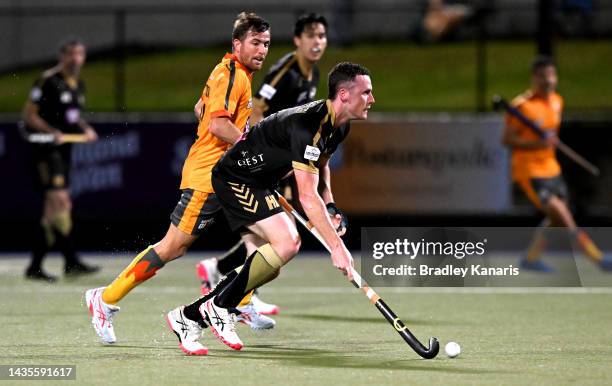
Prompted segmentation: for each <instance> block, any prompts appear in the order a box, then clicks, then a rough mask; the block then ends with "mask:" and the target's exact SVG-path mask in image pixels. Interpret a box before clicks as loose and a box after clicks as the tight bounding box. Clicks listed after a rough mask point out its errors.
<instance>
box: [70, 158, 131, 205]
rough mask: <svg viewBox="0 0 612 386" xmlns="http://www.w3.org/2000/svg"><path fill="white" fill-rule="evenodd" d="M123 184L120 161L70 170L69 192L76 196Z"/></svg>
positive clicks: (119, 186)
mask: <svg viewBox="0 0 612 386" xmlns="http://www.w3.org/2000/svg"><path fill="white" fill-rule="evenodd" d="M122 186H123V168H122V166H121V164H120V163H118V162H117V163H112V164H109V165H104V166H88V167H86V168H83V169H78V170H72V171H71V172H70V194H71V195H72V196H73V197H77V196H78V195H80V194H82V193H89V192H98V191H101V190H109V189H118V188H121V187H122Z"/></svg>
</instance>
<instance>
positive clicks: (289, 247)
mask: <svg viewBox="0 0 612 386" xmlns="http://www.w3.org/2000/svg"><path fill="white" fill-rule="evenodd" d="M300 246H301V240H300V238H299V236H298V237H287V238H286V239H284V240H283V241H282V242H279V243H273V244H272V248H274V250H275V251H276V253H277V254H278V256H279V257H280V258H281V259H283V261H284V262H285V263H286V262H288V261H289V260H291V259H292V258H293V256H295V255H297V253H298V252H299V250H300Z"/></svg>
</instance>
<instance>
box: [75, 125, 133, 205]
mask: <svg viewBox="0 0 612 386" xmlns="http://www.w3.org/2000/svg"><path fill="white" fill-rule="evenodd" d="M139 155H140V135H139V133H138V132H136V131H129V132H127V133H125V134H122V135H113V136H110V137H108V138H102V139H100V140H98V141H96V142H93V143H90V144H89V143H88V144H75V145H74V146H73V147H72V171H71V172H70V193H71V195H72V196H73V197H77V196H78V195H80V194H83V193H90V192H99V191H104V190H111V189H121V188H122V187H123V163H122V162H120V161H121V160H124V159H128V158H135V157H138V156H139Z"/></svg>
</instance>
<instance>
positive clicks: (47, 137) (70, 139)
mask: <svg viewBox="0 0 612 386" xmlns="http://www.w3.org/2000/svg"><path fill="white" fill-rule="evenodd" d="M26 141H28V142H30V143H55V135H53V134H46V133H33V134H27V136H26ZM83 142H87V138H86V137H85V135H84V134H63V135H62V143H83Z"/></svg>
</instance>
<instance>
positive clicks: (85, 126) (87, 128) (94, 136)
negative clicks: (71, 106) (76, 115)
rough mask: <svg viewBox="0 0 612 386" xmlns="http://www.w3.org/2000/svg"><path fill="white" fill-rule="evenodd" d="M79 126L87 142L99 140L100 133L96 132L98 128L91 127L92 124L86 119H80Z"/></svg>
mask: <svg viewBox="0 0 612 386" xmlns="http://www.w3.org/2000/svg"><path fill="white" fill-rule="evenodd" d="M79 127H80V128H81V130H83V133H84V134H85V139H86V140H87V142H94V141H97V140H98V133H96V130H94V128H93V127H91V125H90V124H89V123H87V122H86V121H85V120H84V119H79Z"/></svg>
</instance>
